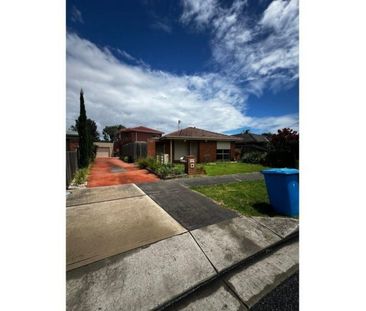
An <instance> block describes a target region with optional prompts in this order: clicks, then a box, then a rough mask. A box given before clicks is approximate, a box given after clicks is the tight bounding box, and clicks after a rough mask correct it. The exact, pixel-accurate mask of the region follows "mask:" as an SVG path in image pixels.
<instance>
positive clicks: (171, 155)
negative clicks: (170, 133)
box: [169, 140, 173, 163]
mask: <svg viewBox="0 0 366 311" xmlns="http://www.w3.org/2000/svg"><path fill="white" fill-rule="evenodd" d="M169 160H170V163H173V141H172V140H170V155H169Z"/></svg>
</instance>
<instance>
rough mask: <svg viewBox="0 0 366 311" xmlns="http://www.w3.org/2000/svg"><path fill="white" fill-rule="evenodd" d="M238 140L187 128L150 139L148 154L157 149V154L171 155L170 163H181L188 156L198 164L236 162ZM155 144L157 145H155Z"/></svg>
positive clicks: (194, 128)
mask: <svg viewBox="0 0 366 311" xmlns="http://www.w3.org/2000/svg"><path fill="white" fill-rule="evenodd" d="M237 140H238V138H236V137H233V136H229V135H224V134H220V133H215V132H210V131H206V130H203V129H199V128H196V127H187V128H185V129H182V130H178V131H175V132H172V133H169V134H166V135H164V136H162V137H161V138H159V139H158V140H157V139H155V140H152V139H150V140H149V142H148V151H147V153H148V154H149V155H151V154H152V153H153V152H150V148H155V154H169V161H170V162H179V160H180V158H181V157H183V156H186V155H193V156H195V158H196V161H197V162H201V163H202V162H215V161H230V160H234V152H235V142H236V141H237ZM154 142H155V144H154Z"/></svg>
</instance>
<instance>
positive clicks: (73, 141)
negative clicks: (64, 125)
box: [66, 137, 79, 151]
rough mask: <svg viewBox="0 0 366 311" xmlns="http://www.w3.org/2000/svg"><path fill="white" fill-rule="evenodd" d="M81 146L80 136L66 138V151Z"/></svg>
mask: <svg viewBox="0 0 366 311" xmlns="http://www.w3.org/2000/svg"><path fill="white" fill-rule="evenodd" d="M78 148H79V137H71V138H67V139H66V151H76V150H77V149H78Z"/></svg>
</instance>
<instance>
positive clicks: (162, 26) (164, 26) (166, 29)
mask: <svg viewBox="0 0 366 311" xmlns="http://www.w3.org/2000/svg"><path fill="white" fill-rule="evenodd" d="M151 28H153V29H157V30H162V31H164V32H166V33H171V32H172V27H171V26H170V25H168V24H167V23H163V22H161V21H156V22H155V23H153V24H151Z"/></svg>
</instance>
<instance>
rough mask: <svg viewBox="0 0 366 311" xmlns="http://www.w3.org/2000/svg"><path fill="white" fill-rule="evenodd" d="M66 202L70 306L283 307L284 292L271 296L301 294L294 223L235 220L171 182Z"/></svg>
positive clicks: (80, 195)
mask: <svg viewBox="0 0 366 311" xmlns="http://www.w3.org/2000/svg"><path fill="white" fill-rule="evenodd" d="M105 161H106V160H105ZM101 163H103V161H101ZM109 163H116V162H109ZM122 163H123V162H122ZM66 205H67V212H66V213H67V270H68V272H67V277H66V278H67V282H66V287H67V288H66V291H67V309H68V310H98V311H99V310H101V311H105V310H160V309H165V308H170V309H169V310H248V309H251V308H253V307H256V308H257V309H256V310H264V309H265V306H266V305H268V304H269V303H270V302H273V301H274V303H276V304H279V305H280V309H278V310H284V309H283V308H282V307H283V304H284V303H285V304H287V303H289V302H288V301H287V300H286V299H285V298H286V295H287V294H286V293H287V291H286V290H285V291H283V290H282V294H281V293H280V294H276V295H274V296H273V297H272V296H268V294H269V293H271V292H272V291H273V290H274V289H275V288H277V287H278V286H279V285H281V284H283V285H281V286H282V287H284V288H285V289H286V288H288V287H291V290H292V291H293V292H295V294H296V290H297V289H298V285H297V284H296V282H295V283H294V282H293V281H292V279H289V277H290V278H293V277H292V276H293V275H294V273H296V272H297V271H298V221H297V220H290V219H288V218H280V217H271V218H268V217H246V216H241V215H240V216H239V215H238V214H236V213H235V212H232V211H230V210H226V209H223V208H221V207H219V206H218V205H217V204H215V203H214V202H212V201H211V200H209V199H207V198H205V197H203V196H201V195H199V194H197V193H195V192H193V191H191V190H189V189H187V188H186V186H184V185H183V184H180V183H176V182H158V183H145V184H139V185H138V187H137V186H136V185H133V184H130V185H119V186H113V187H98V188H90V189H77V190H74V191H72V193H71V194H70V195H69V196H68V197H67V202H66ZM286 280H289V281H286ZM284 281H285V283H284ZM295 281H296V277H295ZM288 284H290V285H288ZM266 297H267V298H266ZM278 297H280V298H279V299H278ZM292 297H295V299H294V303H293V304H292V305H293V307H292V310H297V304H298V299H296V295H292ZM261 307H263V308H264V309H263V308H262V309H261ZM281 308H282V309H281ZM289 310H290V309H289Z"/></svg>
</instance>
